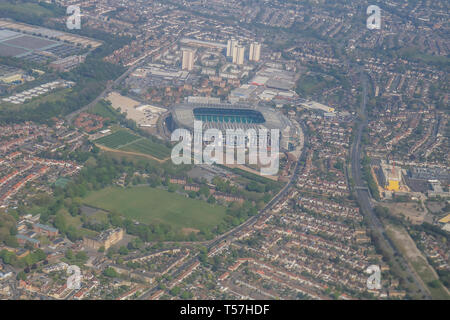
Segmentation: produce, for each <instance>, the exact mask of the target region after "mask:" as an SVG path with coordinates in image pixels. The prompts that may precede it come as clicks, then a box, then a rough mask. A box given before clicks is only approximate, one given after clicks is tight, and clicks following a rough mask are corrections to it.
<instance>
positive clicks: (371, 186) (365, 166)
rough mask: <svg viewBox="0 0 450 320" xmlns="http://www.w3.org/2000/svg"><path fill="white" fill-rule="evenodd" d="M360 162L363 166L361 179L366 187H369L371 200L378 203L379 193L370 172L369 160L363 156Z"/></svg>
mask: <svg viewBox="0 0 450 320" xmlns="http://www.w3.org/2000/svg"><path fill="white" fill-rule="evenodd" d="M361 162H362V166H363V170H362V174H363V179H364V180H366V181H367V186H368V187H369V190H370V193H371V194H372V196H373V198H374V199H375V200H377V201H378V200H380V192H379V190H378V186H377V183H376V182H375V179H374V177H373V175H372V171H371V170H370V158H369V157H368V156H367V155H365V156H364V158H363V159H362V161H361Z"/></svg>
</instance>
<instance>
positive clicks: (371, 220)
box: [351, 69, 430, 299]
mask: <svg viewBox="0 0 450 320" xmlns="http://www.w3.org/2000/svg"><path fill="white" fill-rule="evenodd" d="M360 78H361V83H362V86H363V97H362V100H361V109H360V118H361V121H360V123H359V124H358V129H357V133H356V136H355V139H354V141H353V145H352V150H351V172H352V178H353V181H354V183H355V193H356V198H357V200H358V203H359V205H360V207H361V211H362V213H363V215H364V216H365V217H366V219H367V221H368V224H369V227H370V228H371V229H372V230H374V231H377V232H378V234H379V235H381V237H380V242H381V243H382V245H383V247H384V248H386V249H387V250H389V251H390V252H391V253H392V256H394V255H395V256H398V257H399V258H400V259H401V260H402V262H403V263H402V265H403V266H404V267H405V269H406V271H407V272H408V274H409V275H410V276H411V277H412V279H413V281H414V282H415V284H416V286H417V288H419V290H420V292H421V294H422V295H423V296H425V297H426V298H427V299H429V298H430V295H429V292H428V290H427V289H426V288H425V285H424V283H423V281H422V280H421V279H420V278H419V276H418V275H417V273H416V272H415V271H414V270H413V269H412V268H411V266H410V264H409V263H408V262H407V261H406V260H405V258H404V257H403V256H402V254H401V253H400V252H399V251H398V250H397V249H396V248H395V246H394V245H393V244H392V243H391V241H390V239H389V238H388V237H387V235H386V233H385V230H384V225H383V223H382V222H381V221H380V219H379V218H378V216H377V215H376V214H375V211H374V210H373V207H372V203H371V195H370V193H369V190H368V188H367V187H366V185H365V183H364V181H363V179H362V171H361V137H362V134H363V131H364V128H365V127H366V126H367V124H368V113H367V110H366V105H367V77H366V75H365V74H364V71H363V70H362V69H361V76H360ZM405 281H407V279H405Z"/></svg>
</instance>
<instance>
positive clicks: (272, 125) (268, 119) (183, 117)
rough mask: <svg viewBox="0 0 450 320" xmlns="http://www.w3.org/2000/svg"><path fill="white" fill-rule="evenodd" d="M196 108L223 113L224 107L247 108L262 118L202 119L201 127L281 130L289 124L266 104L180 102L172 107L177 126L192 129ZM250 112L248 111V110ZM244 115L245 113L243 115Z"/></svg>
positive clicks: (287, 120)
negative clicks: (253, 121)
mask: <svg viewBox="0 0 450 320" xmlns="http://www.w3.org/2000/svg"><path fill="white" fill-rule="evenodd" d="M197 108H208V109H210V108H213V109H224V114H226V111H225V110H226V109H228V110H241V111H242V110H249V111H252V113H254V111H257V112H259V113H260V114H261V115H262V116H263V118H264V122H262V123H244V122H231V121H230V122H222V121H214V122H212V121H211V122H210V121H206V122H205V121H204V122H203V128H204V129H208V128H217V129H219V130H226V129H249V128H253V129H264V128H265V129H269V130H270V129H280V130H283V129H284V128H286V127H287V126H290V122H289V119H287V118H286V117H285V116H284V115H283V114H281V113H280V112H279V111H277V110H275V109H273V108H270V107H266V106H255V105H249V104H230V103H217V104H216V103H215V104H206V103H187V102H186V103H181V104H177V105H174V106H173V107H172V117H173V120H174V122H175V124H176V126H177V127H182V128H186V129H189V130H193V129H194V120H195V116H194V109H197ZM249 113H250V112H249ZM244 116H245V115H244Z"/></svg>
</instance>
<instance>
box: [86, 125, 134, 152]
mask: <svg viewBox="0 0 450 320" xmlns="http://www.w3.org/2000/svg"><path fill="white" fill-rule="evenodd" d="M138 139H140V138H139V136H137V135H135V134H132V133H130V132H128V131H126V130H118V131H116V132H114V133H112V134H110V135H108V136H106V137H102V138H100V139H97V140H95V143H98V144H102V145H104V146H106V147H108V148H113V149H116V148H119V147H121V146H124V145H126V144H128V143H130V142H133V141H135V140H138Z"/></svg>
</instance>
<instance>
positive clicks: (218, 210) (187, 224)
mask: <svg viewBox="0 0 450 320" xmlns="http://www.w3.org/2000/svg"><path fill="white" fill-rule="evenodd" d="M83 202H84V203H85V204H86V205H89V206H93V207H96V208H101V209H104V210H107V211H115V212H117V213H119V214H121V215H123V216H124V217H128V218H131V219H135V220H137V221H139V222H141V223H145V224H151V223H156V224H158V223H163V224H168V225H171V226H172V227H173V228H175V229H178V230H180V231H188V230H191V231H194V230H209V229H212V228H214V227H215V226H217V225H218V224H220V223H221V222H222V221H223V219H224V218H225V216H226V211H225V210H226V209H225V207H223V206H220V205H212V204H208V203H207V202H205V201H200V200H194V199H190V198H186V197H185V196H183V195H181V194H177V193H171V192H168V191H166V190H162V189H157V188H151V187H133V188H126V189H124V188H120V187H108V188H105V189H102V190H98V191H93V192H91V193H90V194H88V195H87V197H85V198H84V199H83Z"/></svg>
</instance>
